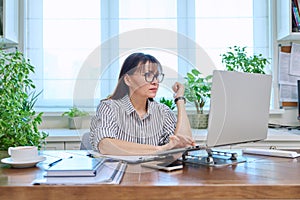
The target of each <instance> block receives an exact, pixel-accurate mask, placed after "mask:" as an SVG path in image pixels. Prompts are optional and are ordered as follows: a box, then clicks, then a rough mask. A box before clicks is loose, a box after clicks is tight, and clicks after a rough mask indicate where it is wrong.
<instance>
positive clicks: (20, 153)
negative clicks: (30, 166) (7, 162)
mask: <svg viewBox="0 0 300 200" xmlns="http://www.w3.org/2000/svg"><path fill="white" fill-rule="evenodd" d="M8 154H9V155H10V157H11V159H12V161H15V162H24V161H33V160H36V159H37V157H38V149H37V147H35V146H18V147H9V148H8Z"/></svg>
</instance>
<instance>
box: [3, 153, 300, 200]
mask: <svg viewBox="0 0 300 200" xmlns="http://www.w3.org/2000/svg"><path fill="white" fill-rule="evenodd" d="M5 156H6V155H4V152H2V154H1V157H5ZM246 157H247V158H248V159H250V160H251V162H250V161H249V162H247V163H240V164H238V165H235V166H227V167H220V168H212V167H205V166H198V165H186V166H184V169H183V170H179V171H174V172H169V173H168V172H162V171H155V170H150V169H147V168H142V167H140V165H129V166H128V168H127V170H126V173H125V175H124V177H123V180H122V182H121V184H120V185H80V186H47V185H43V186H33V185H31V184H30V183H31V182H32V181H33V180H34V179H35V178H37V177H41V176H42V173H43V170H42V169H40V168H39V167H34V168H28V169H10V168H7V165H4V164H0V166H1V168H0V199H1V200H4V199H32V200H34V199H63V200H66V199H114V200H116V199H117V200H119V199H159V200H161V199H172V200H174V199H251V198H252V199H264V198H265V199H272V198H273V199H276V198H279V199H289V198H290V199H297V198H300V158H298V159H287V158H275V157H264V156H254V155H247V156H246Z"/></svg>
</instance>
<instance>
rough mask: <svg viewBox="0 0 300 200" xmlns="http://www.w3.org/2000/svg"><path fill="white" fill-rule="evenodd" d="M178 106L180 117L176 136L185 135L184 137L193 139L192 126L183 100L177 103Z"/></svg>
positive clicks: (178, 117)
mask: <svg viewBox="0 0 300 200" xmlns="http://www.w3.org/2000/svg"><path fill="white" fill-rule="evenodd" d="M176 105H177V115H178V116H177V124H176V129H175V135H184V136H188V137H192V131H191V126H190V122H189V119H188V117H187V113H186V109H185V102H184V101H183V100H179V101H177V103H176Z"/></svg>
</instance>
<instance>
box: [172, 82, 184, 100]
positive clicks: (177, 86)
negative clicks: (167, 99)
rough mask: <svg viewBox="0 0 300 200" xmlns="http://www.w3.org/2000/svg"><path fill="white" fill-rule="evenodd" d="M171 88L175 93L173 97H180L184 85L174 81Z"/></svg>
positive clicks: (182, 93)
mask: <svg viewBox="0 0 300 200" xmlns="http://www.w3.org/2000/svg"><path fill="white" fill-rule="evenodd" d="M172 89H173V91H174V93H175V95H174V98H177V97H182V96H183V95H184V85H183V84H181V83H179V82H175V83H174V85H173V86H172Z"/></svg>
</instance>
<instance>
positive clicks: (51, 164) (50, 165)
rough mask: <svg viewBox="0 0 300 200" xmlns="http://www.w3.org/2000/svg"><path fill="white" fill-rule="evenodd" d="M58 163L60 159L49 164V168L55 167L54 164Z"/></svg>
mask: <svg viewBox="0 0 300 200" xmlns="http://www.w3.org/2000/svg"><path fill="white" fill-rule="evenodd" d="M60 161H62V158H60V159H58V160H56V161H54V162H52V163H50V164H49V167H52V166H53V165H55V164H56V163H58V162H60Z"/></svg>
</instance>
